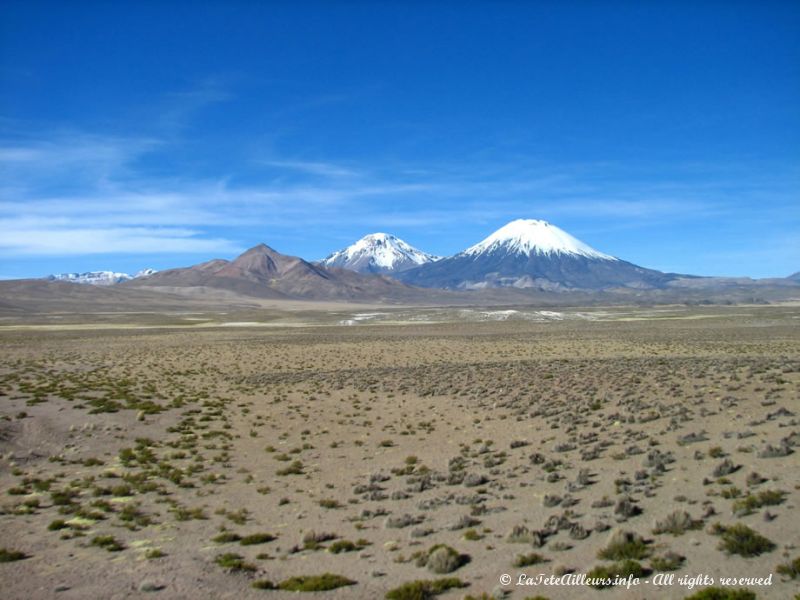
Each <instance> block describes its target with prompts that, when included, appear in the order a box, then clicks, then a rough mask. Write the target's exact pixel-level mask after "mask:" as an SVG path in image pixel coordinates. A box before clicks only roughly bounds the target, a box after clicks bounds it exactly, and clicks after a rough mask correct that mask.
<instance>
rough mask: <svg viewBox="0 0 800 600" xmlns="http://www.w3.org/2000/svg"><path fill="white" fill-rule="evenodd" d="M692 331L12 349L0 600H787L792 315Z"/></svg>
mask: <svg viewBox="0 0 800 600" xmlns="http://www.w3.org/2000/svg"><path fill="white" fill-rule="evenodd" d="M693 310H694V311H695V312H696V313H697V314H694V313H693V312H692V311H693ZM684 313H685V314H684V315H683V316H688V317H696V318H690V319H666V320H663V319H658V320H653V319H643V320H640V321H635V320H628V321H616V322H614V321H609V322H590V321H561V322H548V323H536V322H522V321H507V322H494V323H492V322H489V323H451V324H447V323H444V324H443V323H438V324H427V325H405V326H391V325H362V326H357V327H335V326H324V327H323V326H308V327H294V328H291V329H290V328H281V327H272V328H265V327H261V328H255V327H253V328H248V327H237V328H235V329H231V328H227V329H225V328H213V327H210V328H206V329H196V330H191V331H189V330H186V329H170V328H168V327H167V328H163V329H158V328H156V329H147V330H134V329H118V330H117V329H114V328H109V329H101V330H96V331H93V330H91V329H81V330H77V329H76V330H70V329H65V330H63V331H36V330H32V331H20V330H9V329H6V330H0V344H2V356H1V357H0V407H1V410H2V420H0V451H1V452H2V461H1V462H0V464H1V466H0V468H1V469H2V471H1V472H0V486H2V497H1V498H0V513H1V514H0V524H1V525H0V526H1V527H2V532H3V536H2V540H0V547H2V550H0V559H2V564H0V576H1V577H2V595H3V597H4V598H25V599H29V598H51V597H52V598H64V599H71V598H74V599H81V600H83V599H86V598H128V597H154V598H159V597H161V598H192V599H202V598H275V599H280V598H289V597H293V598H294V597H297V595H296V592H295V591H291V590H309V589H327V588H335V589H333V590H331V591H323V592H318V593H316V594H313V596H314V597H320V598H384V597H387V598H395V599H400V600H405V599H410V598H415V599H416V598H423V599H424V598H428V597H433V595H434V594H436V593H438V592H441V595H440V596H438V597H441V598H443V599H444V598H465V597H471V598H495V597H496V598H499V597H503V596H502V593H503V590H505V591H506V592H508V593H509V594H510V597H512V598H516V599H522V598H526V597H536V596H537V595H539V594H541V595H542V596H544V597H546V598H552V599H558V598H618V597H625V598H684V597H687V596H691V595H692V594H695V593H696V592H697V591H698V590H697V588H695V589H694V590H692V591H688V590H686V589H682V588H679V587H677V586H675V587H663V588H654V587H653V586H643V587H640V588H637V589H633V590H631V591H630V592H624V591H621V590H618V589H597V590H596V589H592V588H583V589H575V588H547V589H544V588H538V589H537V588H518V587H514V586H506V587H505V588H503V587H501V586H499V576H500V575H501V574H502V573H509V574H511V575H512V576H514V578H516V575H517V574H518V573H523V572H524V573H528V574H538V573H545V574H551V573H556V574H558V573H567V572H570V571H574V572H577V573H585V572H588V571H590V570H593V572H594V574H601V573H608V574H614V573H644V574H647V573H650V574H654V573H658V572H666V571H672V572H674V573H676V574H679V575H680V574H690V575H697V574H707V575H711V576H714V577H720V576H730V575H736V576H745V575H749V576H757V577H764V576H766V575H768V574H769V573H773V574H774V575H773V585H772V586H771V587H769V588H756V587H752V588H751V589H752V590H753V591H754V592H755V593H756V594H757V597H758V598H791V597H793V595H794V593H795V591H796V589H797V588H798V583H800V548H799V547H798V545H800V519H798V512H797V507H798V502H800V468H798V467H800V459H799V458H798V457H799V456H800V415H798V412H800V406H798V391H800V310H799V309H797V308H792V307H783V308H779V307H753V308H742V307H734V308H729V309H722V308H717V309H703V310H702V314H701V313H700V310H699V309H685V311H684ZM709 313H712V314H709ZM706 316H707V317H708V318H706ZM325 574H327V575H325ZM412 582H417V583H412ZM420 582H428V583H420ZM437 582H438V583H437ZM404 584H406V585H405V586H404ZM270 588H274V589H270ZM448 588H449V589H448ZM387 593H388V595H387ZM731 597H733V596H731ZM736 597H740V598H748V597H750V596H748V595H746V594H743V595H739V596H736Z"/></svg>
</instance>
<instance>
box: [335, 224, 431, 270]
mask: <svg viewBox="0 0 800 600" xmlns="http://www.w3.org/2000/svg"><path fill="white" fill-rule="evenodd" d="M436 260H439V257H438V256H433V255H432V254H428V253H427V252H423V251H422V250H418V249H417V248H414V246H412V245H411V244H408V243H407V242H404V241H403V240H401V239H400V238H398V237H396V236H394V235H391V234H388V233H370V234H369V235H365V236H364V237H363V238H361V239H360V240H358V241H357V242H356V243H355V244H353V245H352V246H348V247H347V248H345V249H344V250H339V251H338V252H334V253H333V254H331V255H330V256H328V257H327V258H325V259H323V260H321V261H320V264H322V265H324V266H326V267H340V268H343V269H349V270H351V271H357V272H359V273H399V272H401V271H405V270H407V269H411V268H413V267H417V266H420V265H424V264H427V263H430V262H433V261H436Z"/></svg>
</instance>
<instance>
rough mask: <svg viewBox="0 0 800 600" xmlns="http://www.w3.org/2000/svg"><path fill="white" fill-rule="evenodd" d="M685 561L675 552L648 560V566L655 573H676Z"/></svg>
mask: <svg viewBox="0 0 800 600" xmlns="http://www.w3.org/2000/svg"><path fill="white" fill-rule="evenodd" d="M685 560H686V559H685V558H684V557H683V556H681V555H680V554H677V553H675V552H665V553H664V554H663V555H661V556H654V557H653V558H652V559H650V566H651V567H653V570H655V571H677V570H678V569H679V568H680V567H681V565H682V564H683V562H684V561H685Z"/></svg>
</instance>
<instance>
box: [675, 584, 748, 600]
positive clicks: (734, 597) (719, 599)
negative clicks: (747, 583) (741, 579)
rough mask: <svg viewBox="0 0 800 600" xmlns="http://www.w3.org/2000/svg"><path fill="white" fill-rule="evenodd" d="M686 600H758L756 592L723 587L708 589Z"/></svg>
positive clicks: (687, 597) (685, 599)
mask: <svg viewBox="0 0 800 600" xmlns="http://www.w3.org/2000/svg"><path fill="white" fill-rule="evenodd" d="M684 600H756V595H755V593H754V592H751V591H750V590H745V589H739V590H731V589H728V588H721V587H708V588H705V589H702V590H700V591H698V592H695V593H694V594H692V595H691V596H686V598H684Z"/></svg>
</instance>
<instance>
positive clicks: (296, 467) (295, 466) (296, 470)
mask: <svg viewBox="0 0 800 600" xmlns="http://www.w3.org/2000/svg"><path fill="white" fill-rule="evenodd" d="M303 473H304V471H303V463H302V462H301V461H299V460H296V461H294V462H293V463H292V464H290V465H289V466H288V467H286V468H285V469H279V470H277V471H276V472H275V474H276V475H280V476H282V477H283V476H285V475H302V474H303Z"/></svg>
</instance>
